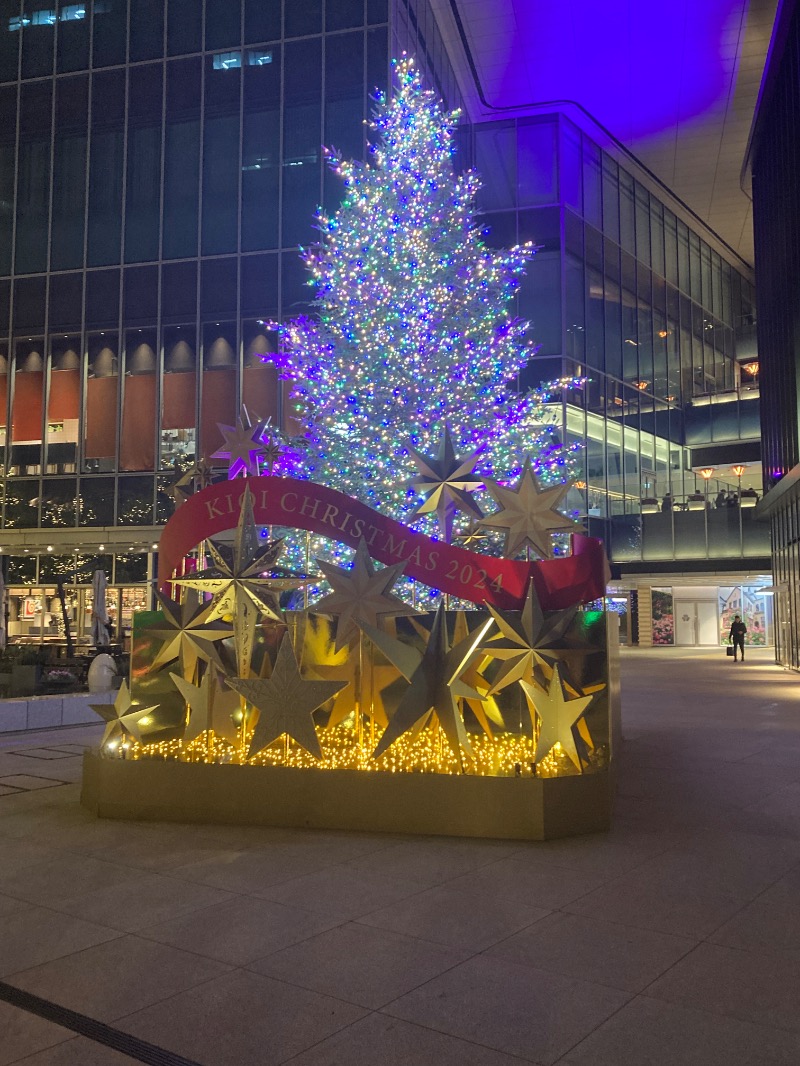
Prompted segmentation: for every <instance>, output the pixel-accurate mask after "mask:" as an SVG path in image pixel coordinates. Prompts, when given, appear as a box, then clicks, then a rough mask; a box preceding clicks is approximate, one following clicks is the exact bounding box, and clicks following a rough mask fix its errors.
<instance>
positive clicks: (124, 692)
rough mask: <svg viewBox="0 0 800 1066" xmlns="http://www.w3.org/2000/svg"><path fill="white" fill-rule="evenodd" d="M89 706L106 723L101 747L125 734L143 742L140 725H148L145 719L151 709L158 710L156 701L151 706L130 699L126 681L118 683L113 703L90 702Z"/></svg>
mask: <svg viewBox="0 0 800 1066" xmlns="http://www.w3.org/2000/svg"><path fill="white" fill-rule="evenodd" d="M89 706H90V707H91V708H92V710H93V711H94V712H95V713H96V714H99V715H100V717H101V718H102V719H103V721H104V722H105V723H106V728H105V732H104V733H103V739H102V740H101V741H100V746H101V747H105V745H106V744H107V743H108V742H109V740H116V739H117V737H122V736H125V735H126V734H127V735H130V736H132V737H133V739H134V740H135V741H136V743H137V744H141V743H143V741H142V731H141V729H140V726H142V725H149V724H150V723H149V721H146V719H149V717H150V715H151V714H152V712H153V711H156V710H158V704H157V703H156V704H153V706H152V707H142V705H141V704H140V703H139V702H138V700H132V699H131V690H130V689H129V688H128V682H127V681H123V682H122V684H121V685H120V688H119V692H118V693H117V698H116V699H115V700H114V702H113V703H90V704H89Z"/></svg>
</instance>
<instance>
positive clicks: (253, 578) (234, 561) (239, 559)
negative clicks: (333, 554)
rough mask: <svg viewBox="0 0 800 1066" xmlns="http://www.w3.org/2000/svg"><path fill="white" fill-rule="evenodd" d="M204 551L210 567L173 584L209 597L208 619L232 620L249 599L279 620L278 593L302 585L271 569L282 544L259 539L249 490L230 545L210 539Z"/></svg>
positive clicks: (302, 578) (297, 578) (297, 579)
mask: <svg viewBox="0 0 800 1066" xmlns="http://www.w3.org/2000/svg"><path fill="white" fill-rule="evenodd" d="M207 548H208V553H209V555H210V556H211V566H208V567H206V569H205V570H201V571H200V572H199V573H196V574H191V575H189V576H188V577H181V578H176V579H175V584H176V585H183V586H184V587H185V588H193V589H198V590H200V591H202V592H210V593H211V594H212V597H213V599H212V601H211V610H210V612H209V620H213V619H215V618H222V617H224V616H226V615H232V616H234V618H236V617H237V616H238V615H239V614H240V613H241V612H240V611H238V610H237V605H238V604H239V602H240V601H241V600H242V599H247V600H250V601H251V602H252V604H253V605H254V606H255V607H256V608H257V609H258V610H259V611H262V612H263V613H264V614H266V615H267V617H269V618H274V619H277V620H281V618H282V612H281V608H280V594H281V592H283V591H285V590H287V589H293V588H300V587H301V586H302V585H304V584H305V583H306V580H307V578H306V577H305V576H304V575H300V574H295V573H293V572H292V571H289V570H284V569H281V568H277V569H276V568H275V566H274V564H275V560H276V559H277V558H278V556H279V555H280V553H281V551H282V550H283V541H282V540H271V541H267V542H266V543H265V542H264V541H263V540H262V539H261V536H260V534H259V531H258V526H257V525H256V521H255V518H254V515H253V496H252V493H251V492H250V489H249V487H248V488H246V489H245V491H244V494H243V496H242V504H241V509H240V511H239V521H238V523H237V526H236V533H235V536H234V540H233V544H232V545H230V544H224V543H220V542H217V541H213V540H210V541H207ZM238 636H239V634H237V639H238Z"/></svg>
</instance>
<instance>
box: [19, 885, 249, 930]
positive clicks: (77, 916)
mask: <svg viewBox="0 0 800 1066" xmlns="http://www.w3.org/2000/svg"><path fill="white" fill-rule="evenodd" d="M117 887H118V886H117V885H112V886H110V888H111V889H112V890H113V889H114V888H117ZM202 887H203V888H205V887H207V886H206V885H203V886H202ZM101 891H102V890H101ZM215 891H220V892H223V894H224V890H222V889H215ZM227 895H228V897H229V898H228V899H220V900H217V901H216V902H214V903H201V904H199V905H198V906H192V907H190V908H189V909H188V910H185V911H181V912H180V913H178V914H173V915H171V916H170V917H168V918H163V919H162V920H161V921H160V922H157V923H156V924H157V925H161V924H162V922H169V921H173V920H177V919H179V918H188V917H189V915H191V914H194V913H195V912H196V911H198V910H205V909H206V908H207V907H219V906H221V905H223V904H225V903H230V902H231V900H235V899H237V898H242V897H241V896H240V895H239V893H235V892H228V893H227ZM73 898H74V899H80V897H78V896H76V897H73ZM246 898H248V899H249V898H252V897H246ZM34 906H38V904H34ZM42 907H43V909H46V910H51V911H54V913H56V914H58V915H59V917H61V918H75V919H77V920H78V921H81V922H87V923H89V924H91V925H99V927H100V928H105V929H110V930H112V931H113V932H119V933H120V934H121V935H122V936H141V935H142V930H141V929H129V928H123V927H122V926H116V925H102V924H100V923H98V922H96V921H95V920H94V919H93V918H84V917H83V915H81V914H75V913H74V912H73V911H66V910H64V911H62V910H58V909H57V908H56V907H54V906H46V907H45V905H44V904H42ZM146 924H147V923H145V925H146ZM143 928H144V927H143ZM143 939H148V940H149V939H150V938H149V937H143ZM159 943H161V941H159Z"/></svg>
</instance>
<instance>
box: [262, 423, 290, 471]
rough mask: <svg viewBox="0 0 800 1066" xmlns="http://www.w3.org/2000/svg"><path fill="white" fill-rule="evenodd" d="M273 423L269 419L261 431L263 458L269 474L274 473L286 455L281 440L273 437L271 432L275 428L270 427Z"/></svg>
mask: <svg viewBox="0 0 800 1066" xmlns="http://www.w3.org/2000/svg"><path fill="white" fill-rule="evenodd" d="M271 421H272V419H271V418H268V419H267V421H266V422H265V423H264V425H263V427H262V429H261V444H262V447H263V452H262V456H261V458H262V460H263V463H264V466H265V467H266V468H267V473H268V474H271V473H272V472H273V470H274V469H275V466H276V465H277V464H278V463H279V462H280V461H281V459H282V458H283V456H284V455H285V454H286V448H285V447H284V446H283V444H281V442H280V439H279V438H278V437H277V436H274V437H273V436H272V435H271V432H270V431H271V429H272V428H273V427H272V426H271V425H270V423H271Z"/></svg>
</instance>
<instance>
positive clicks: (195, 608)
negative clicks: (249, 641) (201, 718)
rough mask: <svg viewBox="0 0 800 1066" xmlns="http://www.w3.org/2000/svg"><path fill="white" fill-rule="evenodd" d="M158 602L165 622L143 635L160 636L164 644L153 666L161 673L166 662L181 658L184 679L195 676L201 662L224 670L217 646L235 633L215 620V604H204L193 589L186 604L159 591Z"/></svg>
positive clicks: (185, 598)
mask: <svg viewBox="0 0 800 1066" xmlns="http://www.w3.org/2000/svg"><path fill="white" fill-rule="evenodd" d="M156 599H157V600H158V602H159V605H160V607H161V610H162V612H163V615H164V621H163V622H162V623H157V624H156V625H154V626H152V627H148V628H147V629H145V630H143V632H144V633H145V634H146V635H147V636H149V637H158V638H159V639H160V640H162V641H163V642H164V643H163V644H162V646H161V649H160V650H159V652H158V654H157V655H156V657H155V659H154V660H153V663H152V669H153V670H157V669H158V668H159V667H161V666H164V664H165V663H169V662H172V661H173V660H174V659H178V660H179V662H180V664H181V671H182V673H183V676H184V677H185V678H187V679H191V678H193V677H194V674H195V670H196V668H197V660H198V659H202V660H203V662H206V663H213V664H214V666H216V667H217V669H219V670H224V666H223V663H222V660H221V659H220V657H219V651H218V650H217V648H216V646H215V644H216V642H217V641H220V640H225V638H226V637H230V636H232V635H233V630H232V629H231V627H230V626H228V625H225V623H224V622H215V621H212V620H211V605H210V604H207V603H201V602H200V597H199V596H198V594H197V592H195V591H194V590H193V589H188V590H187V592H186V593H185V595H184V598H183V603H178V602H177V600H173V599H170V597H169V596H166V595H165V594H164V593H163V592H159V591H158V590H156Z"/></svg>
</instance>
